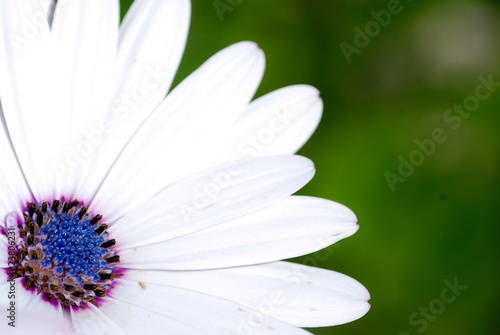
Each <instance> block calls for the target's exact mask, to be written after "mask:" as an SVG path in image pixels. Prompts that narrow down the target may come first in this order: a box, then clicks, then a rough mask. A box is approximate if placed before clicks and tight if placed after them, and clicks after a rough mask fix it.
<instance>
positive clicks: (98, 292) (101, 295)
mask: <svg viewBox="0 0 500 335" xmlns="http://www.w3.org/2000/svg"><path fill="white" fill-rule="evenodd" d="M94 293H95V295H96V296H98V297H104V296H105V295H106V291H105V290H95V291H94Z"/></svg>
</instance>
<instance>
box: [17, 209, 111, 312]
mask: <svg viewBox="0 0 500 335" xmlns="http://www.w3.org/2000/svg"><path fill="white" fill-rule="evenodd" d="M101 219H102V216H101V215H96V216H92V214H91V213H89V212H88V208H87V207H84V206H80V204H79V202H78V201H77V200H74V201H72V202H64V201H59V200H55V201H54V202H53V203H52V204H51V203H48V202H43V203H42V204H41V205H40V204H36V203H29V204H28V210H27V211H26V212H25V213H24V222H23V223H22V224H21V225H20V227H19V239H18V240H17V241H16V245H15V247H16V250H15V253H16V255H15V261H16V262H15V266H14V267H13V268H12V267H11V268H10V270H9V275H10V277H11V279H14V278H18V277H25V282H24V285H25V287H26V288H33V289H36V290H37V291H38V293H42V292H43V294H44V296H45V297H46V298H47V299H48V300H49V301H51V302H54V301H55V302H57V301H59V302H60V303H61V305H62V306H63V307H69V306H73V307H82V308H83V307H85V306H86V304H87V303H88V302H90V303H92V304H94V305H96V306H97V302H96V298H97V297H104V296H105V295H106V291H107V290H108V289H109V288H110V286H111V284H112V282H113V279H114V278H115V277H116V274H115V264H116V263H118V262H119V261H120V257H119V256H118V255H116V251H115V250H112V249H110V248H111V247H112V246H113V245H115V243H116V242H115V240H114V239H111V240H110V239H108V233H107V231H106V229H107V227H108V226H107V225H106V224H101V223H99V221H100V220H101Z"/></svg>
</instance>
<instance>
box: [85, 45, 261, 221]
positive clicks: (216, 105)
mask: <svg viewBox="0 0 500 335" xmlns="http://www.w3.org/2000/svg"><path fill="white" fill-rule="evenodd" d="M263 69H264V56H263V53H262V51H261V50H260V49H258V47H257V46H256V45H255V44H254V43H250V42H245V43H238V44H235V45H233V46H231V47H229V48H226V49H224V50H223V51H221V52H219V53H218V54H217V55H215V56H214V57H212V58H211V59H209V60H208V61H207V62H206V63H205V64H204V65H203V66H201V67H200V68H199V69H198V70H196V71H195V72H194V73H193V74H192V75H191V76H189V77H188V78H187V79H186V80H184V81H183V82H182V83H181V84H180V85H179V86H178V87H176V88H175V89H174V91H173V92H172V93H170V94H169V96H168V97H167V98H166V100H165V101H164V102H163V103H162V104H161V105H160V106H159V108H158V109H156V111H155V112H154V113H153V114H152V115H151V117H149V118H148V119H147V120H146V121H145V123H144V124H143V125H142V126H141V128H140V129H139V130H138V132H137V133H136V134H135V135H134V137H133V138H132V140H131V141H130V142H129V143H128V145H127V147H126V148H125V149H124V151H123V152H122V153H121V155H120V157H119V159H118V160H117V162H116V163H115V165H114V166H113V167H112V169H111V171H110V172H109V174H108V175H107V177H106V179H105V180H104V183H103V184H102V186H101V188H100V189H99V192H98V193H97V195H96V198H95V203H96V204H97V203H98V204H105V206H106V208H107V209H108V210H109V211H110V213H119V212H120V211H121V210H122V209H121V208H124V207H125V206H127V207H133V206H138V205H140V204H141V203H142V202H143V201H144V200H146V199H149V198H150V197H152V196H153V195H154V194H156V193H157V192H158V191H160V190H161V189H163V188H164V187H166V186H167V185H169V184H171V183H172V182H174V181H177V180H180V179H182V178H184V177H187V176H189V175H191V174H193V173H195V172H197V171H200V170H201V169H205V168H208V167H211V166H214V165H217V164H220V163H222V162H220V161H214V160H213V155H212V152H213V150H214V148H217V145H218V143H219V142H220V140H221V139H222V138H224V136H225V135H224V134H223V133H221V132H220V130H221V129H226V127H227V124H232V123H233V121H234V120H235V119H236V118H237V116H238V114H239V112H240V111H242V110H243V109H244V108H245V106H246V104H247V103H248V101H249V100H250V99H251V97H252V96H253V94H254V93H255V90H256V89H257V85H258V84H259V82H260V79H261V77H262V73H263ZM124 181H126V182H124ZM138 197H140V198H138ZM130 199H135V201H134V202H133V203H132V204H130ZM115 215H116V214H115Z"/></svg>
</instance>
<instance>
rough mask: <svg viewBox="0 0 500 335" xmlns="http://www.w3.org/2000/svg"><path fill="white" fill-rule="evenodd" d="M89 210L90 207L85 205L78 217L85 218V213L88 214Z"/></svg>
mask: <svg viewBox="0 0 500 335" xmlns="http://www.w3.org/2000/svg"><path fill="white" fill-rule="evenodd" d="M87 210H88V207H83V208H82V209H81V210H80V213H79V214H78V217H79V218H80V220H81V219H82V218H83V216H84V215H85V214H87Z"/></svg>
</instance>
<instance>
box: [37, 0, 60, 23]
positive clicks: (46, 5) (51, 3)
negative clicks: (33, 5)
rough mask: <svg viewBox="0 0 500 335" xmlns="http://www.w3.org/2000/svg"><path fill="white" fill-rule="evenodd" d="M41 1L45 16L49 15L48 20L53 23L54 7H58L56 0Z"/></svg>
mask: <svg viewBox="0 0 500 335" xmlns="http://www.w3.org/2000/svg"><path fill="white" fill-rule="evenodd" d="M39 1H40V6H41V7H42V9H43V11H44V12H45V16H46V17H47V22H49V24H52V19H53V17H54V9H55V7H56V1H55V0H39Z"/></svg>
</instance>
